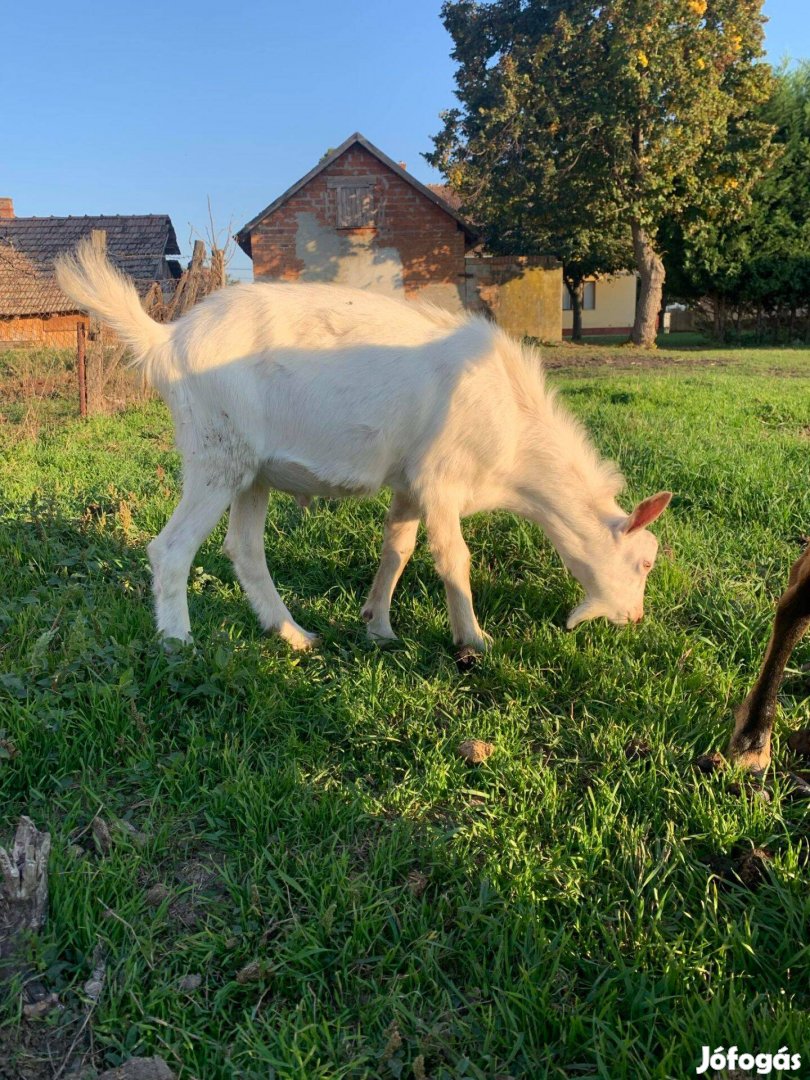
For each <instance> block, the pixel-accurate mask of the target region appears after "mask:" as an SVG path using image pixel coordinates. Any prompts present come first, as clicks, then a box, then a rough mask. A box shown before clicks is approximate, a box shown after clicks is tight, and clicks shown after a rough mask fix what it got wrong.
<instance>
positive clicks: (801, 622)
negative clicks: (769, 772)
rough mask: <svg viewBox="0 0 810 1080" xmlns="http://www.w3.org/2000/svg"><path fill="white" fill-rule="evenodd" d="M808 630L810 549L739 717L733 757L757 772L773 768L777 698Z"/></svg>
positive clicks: (780, 608) (793, 573)
mask: <svg viewBox="0 0 810 1080" xmlns="http://www.w3.org/2000/svg"><path fill="white" fill-rule="evenodd" d="M808 626H810V547H808V548H807V550H806V551H805V552H804V554H803V555H801V557H800V558H798V559H797V560H796V562H795V563H794V564H793V566H792V567H791V570H790V576H789V578H788V587H787V589H786V590H785V592H784V593H783V594H782V596H781V597H780V599H779V603H778V604H777V606H776V618H775V619H774V624H773V632H772V634H771V640H770V642H769V643H768V649H767V652H766V653H765V659H764V660H763V662H762V668H761V670H760V673H759V678H758V679H757V681H756V682H755V683H754V686H753V687H752V689H751V692H750V693H749V694H748V697H747V698H746V699H745V701H744V702H743V703H742V705H740V707H739V708H738V709H737V712H736V714H735V718H734V719H735V724H734V734H733V735H732V737H731V743H730V745H729V756H730V757H731V759H732V761H735V762H737V764H739V765H742V766H743V767H744V768H746V769H751V770H752V771H753V772H762V771H763V770H764V769H767V767H768V765H769V764H770V761H771V730H772V729H773V720H774V714H775V712H776V695H777V693H778V692H779V687H780V685H781V682H782V678H783V676H784V673H785V667H786V665H787V662H788V660H789V659H790V655H791V653H792V652H793V650H794V649H795V647H796V645H797V643H798V641H799V640H800V638H801V637H802V635H803V634H804V632H805V630H807V627H808Z"/></svg>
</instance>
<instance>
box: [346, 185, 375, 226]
mask: <svg viewBox="0 0 810 1080" xmlns="http://www.w3.org/2000/svg"><path fill="white" fill-rule="evenodd" d="M375 219H376V208H375V206H374V187H373V185H371V184H341V185H340V187H339V188H337V227H338V228H339V229H368V228H372V227H373V226H374V224H375Z"/></svg>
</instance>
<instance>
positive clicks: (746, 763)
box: [728, 736, 771, 775]
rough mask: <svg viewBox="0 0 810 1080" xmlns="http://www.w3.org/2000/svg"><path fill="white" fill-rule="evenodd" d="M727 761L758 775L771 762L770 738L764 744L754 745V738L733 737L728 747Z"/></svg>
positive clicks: (765, 769)
mask: <svg viewBox="0 0 810 1080" xmlns="http://www.w3.org/2000/svg"><path fill="white" fill-rule="evenodd" d="M728 757H729V761H730V762H731V763H732V764H733V765H737V766H738V767H739V768H741V769H745V770H746V771H747V772H750V773H753V774H754V775H758V774H761V773H764V772H766V771H767V770H768V767H769V766H770V764H771V740H770V739H768V741H767V744H766V745H765V746H757V745H755V741H754V739H752V738H751V737H750V736H749V737H745V736H744V737H743V738H742V739H738V738H736V737H735V738H733V739H732V740H731V743H730V744H729V748H728Z"/></svg>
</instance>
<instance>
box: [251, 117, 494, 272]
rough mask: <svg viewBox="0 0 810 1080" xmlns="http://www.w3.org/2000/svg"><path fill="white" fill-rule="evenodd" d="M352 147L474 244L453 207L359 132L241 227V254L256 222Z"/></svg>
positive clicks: (469, 229)
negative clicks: (451, 222) (364, 152)
mask: <svg viewBox="0 0 810 1080" xmlns="http://www.w3.org/2000/svg"><path fill="white" fill-rule="evenodd" d="M353 146H362V147H363V149H364V150H367V151H368V152H369V153H370V154H373V155H374V157H376V158H377V160H378V161H381V162H382V163H383V165H386V166H387V167H388V168H389V169H390V170H391V172H393V173H395V174H396V175H397V176H398V177H399V178H400V179H401V180H404V181H405V182H406V183H408V184H410V185H411V187H413V188H415V189H416V190H417V191H418V192H420V194H422V195H424V196H425V198H426V199H429V200H430V201H431V202H432V203H434V205H436V206H438V207H439V209H440V210H443V211H444V212H445V213H446V214H448V215H449V216H450V217H451V218H453V220H454V221H455V222H456V223H457V224H458V226H459V228H461V229H463V231H464V233H465V235H466V236H467V238H468V239H469V240H470V241H471V242H474V241H475V240H477V239H478V235H477V233H476V232H475V230H474V229H473V227H472V226H471V225H470V223H469V222H468V221H466V220H465V219H464V218H463V217H462V216H461V214H459V212H458V210H457V209H456V208H455V207H453V206H451V205H450V204H449V203H448V202H447V201H446V200H445V199H443V198H442V197H441V196H440V195H438V194H437V193H436V192H435V191H431V189H430V187H429V186H428V185H427V184H423V183H421V182H420V181H419V180H417V179H416V177H414V176H411V174H410V173H409V172H408V171H407V170H406V169H403V168H402V166H401V165H398V164H397V162H396V161H394V160H393V159H392V158H390V157H388V155H387V154H384V153H383V152H382V150H380V149H379V147H377V146H375V145H374V143H372V142H369V141H368V139H366V138H365V136H363V135H361V134H360V132H359V131H356V132H355V133H354V134H353V135H350V136H349V138H348V139H346V141H345V142H342V143H341V144H340V146H338V147H337V148H336V149H335V150H332V151H331V152H330V153H328V154H326V155H325V156H324V157H323V158H322V159H321V160H320V161H319V162H318V164H317V165H316V166H315V168H314V169H310V171H309V172H308V173H307V174H306V175H305V176H302V177H301V179H300V180H297V181H296V182H295V183H294V184H293V185H292V187H289V188H287V190H286V191H285V192H284V193H283V194H282V195H279V197H278V198H277V199H274V200H273V202H271V203H270V205H269V206H265V208H264V210H262V211H261V212H260V213H258V214H257V215H256V217H254V218H252V220H250V221H249V222H248V223H247V225H243V226H242V228H241V229H240V230H239V232H238V233H237V234H236V241H237V243H238V244H239V246H240V248H241V249H242V250H243V251H244V252H245V254H247V255H250V254H251V250H250V234H251V232H252V231H253V230H254V229H255V228H256V226H257V225H258V224H259V222H261V221H262V220H263V219H264V218H266V217H267V216H268V215H269V214H272V213H273V212H274V211H275V210H278V208H279V207H280V206H283V205H284V203H285V202H287V200H288V199H290V198H292V196H293V195H295V193H296V192H297V191H300V190H301V188H302V187H304V186H305V185H306V184H308V183H309V182H310V180H314V178H315V177H316V176H318V174H319V173H322V172H323V171H324V169H328V168H329V166H330V165H331V164H332V163H333V162H335V161H337V159H338V158H339V157H340V156H341V155H342V154H345V153H346V151H347V150H350V149H351V148H352V147H353ZM434 186H436V185H434Z"/></svg>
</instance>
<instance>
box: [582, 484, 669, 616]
mask: <svg viewBox="0 0 810 1080" xmlns="http://www.w3.org/2000/svg"><path fill="white" fill-rule="evenodd" d="M671 498H672V492H670V491H659V492H658V494H657V495H651V496H650V498H649V499H645V500H644V501H643V502H640V503H639V504H638V506H637V507H636V508H635V510H633V512H632V513H631V514H628V515H627V516H626V517H623V518H620V519H618V520H617V521H616V522H615V523H614V524H613V525H612V527H611V528H610V530H609V532H608V534H607V535H606V537H605V543H604V546H603V547H602V548H601V549H600V550H599V551H598V552H597V553H596V555H595V557H594V558H593V560H592V561H590V562H589V563H588V564H587V565H585V566H581V567H578V572H577V574H576V576H577V578H578V579H579V581H580V583H581V584H582V586H583V587H584V589H585V599H584V600H583V601H582V603H581V604H579V605H578V606H577V607H575V608H574V610H573V611H572V612H571V614H570V615H569V616H568V621H567V623H566V626H567V627H568V629H569V630H573V628H574V627H575V626H577V625H578V624H579V623H581V622H585V620H586V619H598V618H600V617H604V618H606V619H609V620H610V621H611V622H612V623H615V624H616V625H617V626H624V625H625V623H628V622H639V621H640V620H641V619H642V618H643V617H644V588H645V586H646V584H647V575H648V574H649V572H650V570H652V568H653V563H654V562H655V557H656V555H657V554H658V541H657V540H656V538H655V537H654V536H653V534H652V533H651V532H649V531H648V530H647V526H648V525H651V524H652V523H653V522H654V521H655V520H656V518H659V517H660V516H661V514H663V512H664V510H666V508H667V506H668V505H669V501H670V499H671Z"/></svg>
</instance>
